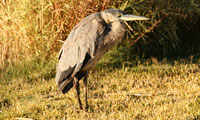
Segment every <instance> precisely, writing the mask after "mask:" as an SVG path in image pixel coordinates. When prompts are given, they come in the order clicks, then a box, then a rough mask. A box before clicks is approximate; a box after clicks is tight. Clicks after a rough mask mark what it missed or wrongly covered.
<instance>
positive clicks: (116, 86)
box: [0, 0, 200, 120]
mask: <svg viewBox="0 0 200 120" xmlns="http://www.w3.org/2000/svg"><path fill="white" fill-rule="evenodd" d="M109 8H118V9H121V10H124V11H126V12H127V13H131V14H135V15H143V16H147V17H149V18H150V19H151V20H150V21H146V22H141V21H139V22H138V21H136V22H131V23H129V24H130V26H132V28H133V29H134V31H131V30H129V31H128V32H127V35H126V41H125V42H123V43H122V44H120V45H119V46H118V47H116V48H114V49H113V50H111V51H110V52H109V53H108V54H106V55H105V57H104V58H103V59H102V60H101V61H100V63H99V65H98V66H97V67H96V69H95V70H94V71H93V73H92V74H91V76H90V78H89V104H90V108H89V112H88V113H86V112H84V111H81V112H80V111H77V106H78V104H77V101H76V99H75V92H74V90H72V91H70V92H69V93H68V94H66V95H61V94H58V91H57V87H56V86H55V83H54V77H55V69H56V62H57V57H56V56H57V52H58V50H59V49H60V47H61V45H62V43H63V41H64V40H65V39H66V38H67V36H68V34H69V32H70V30H71V29H72V28H73V26H74V25H76V24H77V23H78V22H79V21H80V20H81V19H82V18H84V17H85V16H87V15H89V14H92V13H94V12H99V11H102V10H105V9H109ZM199 32H200V1H199V0H115V1H112V0H73V1H72V0H34V1H33V0H2V1H1V3H0V119H3V120H4V119H22V118H30V119H138V120H143V119H149V120H152V119H163V120H165V119H171V120H174V119H176V120H199V119H200V92H199V91H200V59H199V56H200V54H199V53H200V47H199V46H200V34H199ZM82 98H83V97H82Z"/></svg>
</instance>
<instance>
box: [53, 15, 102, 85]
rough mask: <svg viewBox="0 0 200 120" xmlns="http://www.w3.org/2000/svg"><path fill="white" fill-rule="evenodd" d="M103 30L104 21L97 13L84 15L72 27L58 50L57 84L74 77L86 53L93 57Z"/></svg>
mask: <svg viewBox="0 0 200 120" xmlns="http://www.w3.org/2000/svg"><path fill="white" fill-rule="evenodd" d="M104 30H105V23H104V20H103V19H102V18H101V16H100V14H99V13H96V14H93V15H90V16H88V17H86V18H85V19H83V20H82V21H81V22H80V23H79V24H77V26H75V27H74V29H73V30H72V31H71V33H70V34H69V36H68V38H67V40H66V41H65V42H64V44H63V46H62V48H61V51H60V55H59V63H58V68H57V74H56V82H57V84H58V85H59V84H61V83H62V82H64V81H66V80H68V78H70V77H74V75H75V74H76V73H77V72H78V71H79V70H80V69H81V67H82V66H83V62H84V63H85V62H87V61H85V60H86V55H89V56H90V58H93V57H94V54H95V50H96V47H97V45H98V42H99V41H100V39H102V38H101V37H102V35H103V32H104ZM87 60H89V59H87Z"/></svg>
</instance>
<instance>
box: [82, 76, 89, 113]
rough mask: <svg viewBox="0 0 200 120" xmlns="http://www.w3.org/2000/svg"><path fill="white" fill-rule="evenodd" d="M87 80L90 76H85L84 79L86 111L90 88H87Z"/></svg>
mask: <svg viewBox="0 0 200 120" xmlns="http://www.w3.org/2000/svg"><path fill="white" fill-rule="evenodd" d="M87 78H88V75H85V77H84V79H83V84H84V94H85V110H86V111H87V110H88V102H87V92H88V88H87Z"/></svg>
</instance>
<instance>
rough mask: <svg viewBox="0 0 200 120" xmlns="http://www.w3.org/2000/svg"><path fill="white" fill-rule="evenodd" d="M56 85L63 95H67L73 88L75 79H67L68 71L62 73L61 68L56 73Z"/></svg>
mask: <svg viewBox="0 0 200 120" xmlns="http://www.w3.org/2000/svg"><path fill="white" fill-rule="evenodd" d="M56 84H57V85H58V88H59V91H61V92H62V93H63V94H65V93H67V92H68V91H69V90H70V89H71V88H72V87H73V77H69V78H68V77H67V72H66V71H61V70H60V69H59V68H58V69H57V72H56Z"/></svg>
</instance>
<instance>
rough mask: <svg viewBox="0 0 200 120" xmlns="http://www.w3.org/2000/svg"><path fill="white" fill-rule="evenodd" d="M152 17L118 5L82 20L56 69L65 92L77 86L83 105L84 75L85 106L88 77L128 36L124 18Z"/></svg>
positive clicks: (60, 85)
mask: <svg viewBox="0 0 200 120" xmlns="http://www.w3.org/2000/svg"><path fill="white" fill-rule="evenodd" d="M133 20H148V18H146V17H141V16H135V15H129V14H126V13H125V12H123V11H121V10H118V9H109V10H105V11H103V12H97V13H94V14H91V15H89V16H87V17H86V18H84V19H83V20H81V21H80V22H79V23H78V24H77V25H76V26H75V27H74V28H73V30H72V31H71V33H70V34H69V36H68V38H67V39H66V41H65V42H64V44H63V46H62V48H61V50H60V53H59V63H58V67H57V73H56V83H57V85H58V87H59V90H60V91H62V93H63V94H65V93H67V92H68V91H69V90H70V89H71V88H72V87H73V86H74V87H75V88H76V92H77V98H78V102H79V107H80V109H82V103H81V100H80V97H79V95H80V88H79V80H80V79H82V78H83V77H84V80H83V83H84V94H85V109H86V110H87V109H88V103H87V78H88V73H89V71H90V70H91V69H92V68H94V67H95V66H96V64H97V62H98V61H99V59H100V58H101V57H102V56H103V55H104V54H105V53H106V52H107V51H108V50H109V49H111V48H113V47H114V46H116V45H117V44H118V43H119V42H120V41H122V39H123V38H124V34H125V30H126V25H125V23H124V21H133Z"/></svg>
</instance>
